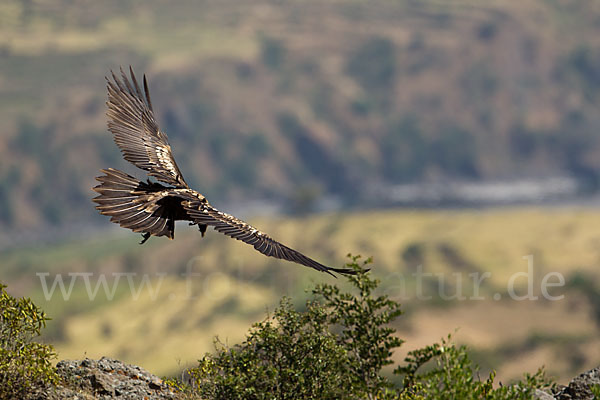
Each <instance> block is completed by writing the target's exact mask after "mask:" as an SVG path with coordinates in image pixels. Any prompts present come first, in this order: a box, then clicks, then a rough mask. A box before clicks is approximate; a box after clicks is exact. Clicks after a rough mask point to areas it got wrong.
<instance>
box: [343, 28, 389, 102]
mask: <svg viewBox="0 0 600 400" xmlns="http://www.w3.org/2000/svg"><path fill="white" fill-rule="evenodd" d="M396 69H397V62H396V47H395V46H394V43H393V42H392V41H391V40H390V39H387V38H384V37H379V36H375V37H372V38H371V39H369V40H368V41H367V42H365V43H363V44H361V45H360V46H358V47H357V48H356V49H355V50H354V51H353V52H352V53H351V54H350V55H349V56H348V59H347V61H346V72H347V73H348V75H350V76H351V77H353V78H354V79H356V81H357V82H358V83H360V84H361V86H362V87H363V88H364V89H365V91H367V92H369V93H372V94H374V95H375V96H376V97H380V96H381V95H383V94H385V93H388V92H389V91H390V89H391V88H392V87H393V84H394V81H395V79H396Z"/></svg>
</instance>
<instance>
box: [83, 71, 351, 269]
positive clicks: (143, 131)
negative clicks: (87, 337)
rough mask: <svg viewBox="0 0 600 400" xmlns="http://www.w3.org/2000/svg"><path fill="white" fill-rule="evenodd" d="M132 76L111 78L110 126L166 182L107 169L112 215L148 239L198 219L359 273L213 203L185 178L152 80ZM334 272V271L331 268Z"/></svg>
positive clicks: (106, 199)
mask: <svg viewBox="0 0 600 400" xmlns="http://www.w3.org/2000/svg"><path fill="white" fill-rule="evenodd" d="M130 75H131V80H130V79H129V78H128V77H127V75H126V74H125V73H124V72H123V71H122V70H121V79H119V78H118V77H117V76H116V75H115V74H114V73H113V74H112V78H113V79H112V81H111V80H110V79H108V78H107V81H108V86H107V88H108V102H107V105H108V113H107V116H108V129H109V130H110V131H111V133H112V134H113V135H114V139H115V143H116V144H117V146H119V148H120V149H121V152H122V153H123V157H124V158H125V159H126V160H127V161H129V162H131V163H132V164H134V165H135V166H137V167H138V168H141V169H143V170H145V171H146V172H147V174H148V175H149V176H151V177H154V178H156V179H157V180H159V181H160V182H162V183H159V182H151V181H150V180H149V179H148V180H147V182H142V181H140V180H138V179H137V178H135V177H133V176H131V175H128V174H126V173H124V172H121V171H119V170H116V169H112V168H109V169H104V170H102V172H104V175H103V176H100V177H98V178H96V179H97V180H98V181H99V182H100V185H98V186H96V187H94V190H95V191H96V192H98V193H99V194H100V195H99V196H97V197H96V198H94V201H95V202H96V203H97V204H98V205H97V206H96V208H97V209H98V210H99V211H100V213H102V214H103V215H107V216H110V217H111V221H112V222H115V223H118V224H119V225H120V226H122V227H124V228H128V229H131V230H132V231H134V232H139V233H142V235H143V241H142V243H144V242H145V241H146V240H148V238H150V236H167V237H169V238H170V239H173V238H174V235H175V221H179V220H183V221H188V222H190V223H191V224H194V225H198V228H199V230H200V232H201V233H202V236H204V233H205V232H206V229H207V227H208V226H212V227H213V228H214V229H215V230H216V231H218V232H221V233H223V234H225V235H227V236H230V237H232V238H234V239H237V240H241V241H243V242H245V243H248V244H250V245H252V246H254V248H255V249H256V250H258V251H259V252H261V253H262V254H264V255H266V256H271V257H275V258H280V259H284V260H288V261H292V262H296V263H298V264H301V265H305V266H307V267H311V268H314V269H316V270H318V271H323V272H327V273H329V274H332V272H338V273H344V274H354V273H355V271H354V270H350V269H344V268H331V267H326V266H325V265H323V264H321V263H319V262H317V261H315V260H313V259H311V258H309V257H306V256H305V255H303V254H302V253H300V252H298V251H296V250H293V249H291V248H289V247H287V246H285V245H283V244H281V243H279V242H277V241H276V240H274V239H273V238H271V237H269V236H268V235H266V234H264V233H262V232H260V231H259V230H258V229H256V228H254V227H253V226H251V225H249V224H247V223H245V222H244V221H242V220H240V219H238V218H236V217H234V216H232V215H229V214H226V213H223V212H221V211H219V210H217V209H216V208H214V207H213V206H212V205H211V204H210V203H209V202H208V201H207V200H206V198H205V197H204V196H203V195H202V194H200V193H198V192H197V191H195V190H193V189H191V188H190V187H189V186H188V184H187V183H186V182H185V179H184V178H183V175H182V174H181V171H180V170H179V167H178V166H177V163H176V162H175V159H174V158H173V154H172V152H171V146H170V145H169V142H168V139H167V135H166V134H165V133H164V132H162V131H160V129H159V128H158V124H157V123H156V121H155V119H154V112H153V110H152V103H151V101H150V93H149V91H148V84H147V81H146V77H145V76H144V82H143V84H144V91H143V92H142V90H141V89H140V86H139V85H138V83H137V81H136V78H135V75H134V73H133V70H132V69H131V68H130ZM332 275H333V274H332Z"/></svg>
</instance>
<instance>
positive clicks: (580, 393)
mask: <svg viewBox="0 0 600 400" xmlns="http://www.w3.org/2000/svg"><path fill="white" fill-rule="evenodd" d="M593 385H600V367H597V368H594V369H591V370H589V371H587V372H584V373H583V374H581V375H579V376H577V377H575V378H573V380H571V382H570V383H569V386H566V387H564V388H562V389H561V390H560V392H558V393H557V394H556V396H555V398H556V399H558V400H593V399H594V395H593V394H592V391H591V389H590V387H591V386H593Z"/></svg>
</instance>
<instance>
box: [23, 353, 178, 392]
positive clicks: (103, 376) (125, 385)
mask: <svg viewBox="0 0 600 400" xmlns="http://www.w3.org/2000/svg"><path fill="white" fill-rule="evenodd" d="M56 371H57V373H58V375H59V377H60V379H61V381H62V382H61V384H60V385H59V386H58V387H57V388H39V389H38V390H36V391H34V392H33V393H32V394H31V395H30V396H29V399H30V400H33V399H36V400H38V399H39V400H59V399H80V400H83V399H100V400H108V399H119V400H121V399H122V400H134V399H135V400H138V399H147V400H164V399H169V400H171V399H176V398H177V397H176V395H175V393H174V392H173V391H172V390H171V389H170V388H169V387H168V386H167V385H166V384H165V383H164V382H163V381H162V380H161V379H160V378H158V377H157V376H155V375H152V374H151V373H149V372H148V371H146V370H144V369H142V368H140V367H136V366H133V365H128V364H124V363H122V362H121V361H118V360H113V359H110V358H106V357H102V358H101V359H100V360H90V359H85V360H83V361H60V362H59V363H58V364H57V365H56Z"/></svg>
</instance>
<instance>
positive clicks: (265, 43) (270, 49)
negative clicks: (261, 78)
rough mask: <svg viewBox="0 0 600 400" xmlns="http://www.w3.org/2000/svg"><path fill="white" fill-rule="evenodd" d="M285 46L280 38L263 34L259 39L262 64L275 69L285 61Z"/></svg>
mask: <svg viewBox="0 0 600 400" xmlns="http://www.w3.org/2000/svg"><path fill="white" fill-rule="evenodd" d="M286 53H287V51H286V48H285V45H284V44H283V41H282V40H280V39H275V38H271V37H268V36H264V37H262V38H261V40H260V56H261V60H262V62H263V64H264V65H266V66H267V67H269V68H271V69H274V70H277V69H279V68H281V66H282V65H283V63H284V61H285V56H286Z"/></svg>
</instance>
